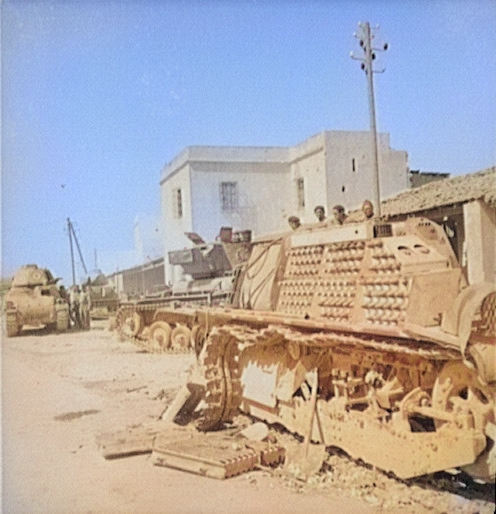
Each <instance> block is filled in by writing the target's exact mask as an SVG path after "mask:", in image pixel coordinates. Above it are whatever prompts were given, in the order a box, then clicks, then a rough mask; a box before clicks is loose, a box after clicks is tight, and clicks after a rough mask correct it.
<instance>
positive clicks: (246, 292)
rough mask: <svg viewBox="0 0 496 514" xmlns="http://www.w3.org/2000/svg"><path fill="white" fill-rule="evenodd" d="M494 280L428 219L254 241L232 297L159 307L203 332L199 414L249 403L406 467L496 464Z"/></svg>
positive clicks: (475, 468) (204, 425)
mask: <svg viewBox="0 0 496 514" xmlns="http://www.w3.org/2000/svg"><path fill="white" fill-rule="evenodd" d="M495 303H496V301H495V287H494V285H493V284H479V285H467V282H466V280H465V278H464V275H463V273H462V269H461V267H460V265H459V264H458V262H457V260H456V257H455V255H454V253H453V251H452V249H451V247H450V244H449V241H448V238H447V236H446V235H445V233H444V231H443V230H442V228H441V227H440V226H438V225H437V224H435V223H433V222H431V221H429V220H428V219H425V218H410V219H408V220H406V221H403V222H392V223H388V222H381V221H378V220H373V221H369V222H365V223H356V224H349V225H343V226H332V227H331V226H326V225H325V224H319V225H315V226H311V227H307V228H300V229H298V230H295V231H293V232H291V233H286V234H281V235H280V236H274V237H268V238H260V239H258V240H255V241H254V242H253V248H252V252H251V256H250V258H249V259H248V261H247V263H246V265H245V266H244V268H243V270H242V272H241V273H240V274H239V275H238V276H237V279H236V283H235V289H234V294H233V298H232V304H231V305H230V306H229V308H208V309H195V310H192V311H186V310H184V309H177V310H175V311H174V312H170V313H167V312H165V311H164V312H162V315H163V316H164V317H167V315H169V316H174V319H175V322H176V323H177V324H181V325H183V326H187V327H188V328H189V329H190V330H191V331H192V333H193V334H196V337H197V338H198V339H201V342H202V344H199V345H198V347H199V348H201V352H200V354H199V359H198V366H197V369H196V372H195V373H194V374H193V375H192V377H191V378H190V382H189V384H188V388H189V389H190V390H193V389H195V386H196V390H198V388H200V389H201V390H203V402H202V403H199V406H198V408H197V412H196V413H195V415H196V416H197V419H196V423H197V427H198V428H199V429H200V430H205V431H207V430H215V429H218V428H220V427H222V426H223V425H224V424H225V423H227V422H230V421H231V420H232V418H233V416H234V414H235V413H236V412H237V411H238V410H239V409H241V410H242V411H244V412H246V413H248V414H250V415H252V416H254V417H256V418H259V419H262V420H265V421H266V422H268V423H274V424H276V423H277V424H279V425H282V426H283V427H285V428H286V429H288V430H289V431H291V432H293V433H295V434H299V435H300V436H302V437H305V439H307V438H309V440H312V441H314V442H316V443H321V444H324V445H325V446H326V447H329V446H335V447H339V448H341V449H343V450H344V451H346V452H347V453H348V454H349V455H350V456H351V457H353V458H356V459H361V460H363V461H365V462H366V463H369V464H371V465H373V466H376V467H378V468H380V469H382V470H385V471H388V472H393V473H394V474H396V476H398V477H400V478H409V477H414V476H419V475H423V474H427V473H432V472H436V471H441V470H447V469H450V468H462V469H463V470H464V471H466V472H467V473H469V474H470V475H471V476H472V477H474V478H477V479H479V480H482V481H492V480H494V477H495V468H496V448H495V444H494V441H495V438H496V419H495V396H496V393H495V385H496V342H495Z"/></svg>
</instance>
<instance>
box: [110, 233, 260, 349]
mask: <svg viewBox="0 0 496 514" xmlns="http://www.w3.org/2000/svg"><path fill="white" fill-rule="evenodd" d="M185 235H186V236H187V237H188V238H189V239H190V240H191V241H192V242H193V244H194V246H193V247H192V248H186V249H183V250H175V251H172V252H169V255H168V258H169V264H171V265H174V266H179V267H180V268H181V269H182V272H183V276H182V278H181V280H179V281H178V282H176V283H175V284H174V285H173V286H171V287H167V288H166V289H165V290H164V291H161V292H160V293H157V294H153V295H149V296H146V297H144V298H141V299H137V300H129V301H127V302H120V307H119V310H118V311H117V316H116V330H117V331H118V332H119V334H120V336H121V338H122V339H124V340H131V341H133V342H134V343H135V344H136V345H137V346H139V347H140V348H142V349H145V350H146V351H149V352H155V353H161V352H185V351H190V350H192V349H193V345H194V340H195V338H196V339H197V340H198V335H197V334H196V333H195V334H192V331H191V329H190V327H188V326H186V325H185V324H183V323H178V322H177V320H176V318H175V314H174V309H175V308H177V307H183V308H185V307H187V308H195V307H198V306H202V305H203V306H214V305H222V304H225V303H226V302H227V301H228V300H229V298H230V296H231V294H232V291H233V287H232V285H233V278H234V273H235V271H236V270H237V269H238V267H239V265H240V264H242V263H243V262H245V261H246V259H247V258H248V257H249V254H250V250H251V242H250V240H251V232H249V231H244V232H242V233H236V232H235V233H232V231H231V229H229V228H228V227H224V228H223V229H221V239H220V240H219V241H216V242H215V243H208V244H207V243H206V242H205V241H204V240H203V239H202V238H201V237H200V236H198V235H197V234H195V233H192V232H187V233H186V234H185ZM171 308H172V309H171ZM200 336H201V334H200ZM199 340H201V337H200V339H199Z"/></svg>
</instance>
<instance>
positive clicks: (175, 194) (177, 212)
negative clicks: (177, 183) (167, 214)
mask: <svg viewBox="0 0 496 514" xmlns="http://www.w3.org/2000/svg"><path fill="white" fill-rule="evenodd" d="M172 206H173V209H174V218H182V217H183V198H182V195H181V189H180V188H178V189H174V190H173V191H172Z"/></svg>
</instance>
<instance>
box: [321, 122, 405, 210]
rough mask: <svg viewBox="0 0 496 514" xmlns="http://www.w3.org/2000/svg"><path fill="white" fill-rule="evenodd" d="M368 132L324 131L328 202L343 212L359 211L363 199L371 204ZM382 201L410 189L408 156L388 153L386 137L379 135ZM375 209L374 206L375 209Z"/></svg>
mask: <svg viewBox="0 0 496 514" xmlns="http://www.w3.org/2000/svg"><path fill="white" fill-rule="evenodd" d="M372 148H373V147H372V139H371V136H370V133H369V132H337V131H333V132H327V133H326V142H325V153H326V173H327V182H328V189H327V198H328V200H327V203H328V206H329V208H332V206H334V205H336V204H340V205H343V207H344V208H345V210H346V211H350V210H354V209H358V208H360V207H361V205H362V203H363V201H364V200H370V201H371V202H373V203H374V198H373V191H374V184H375V172H374V166H373V157H372V155H373V154H372ZM378 149H379V177H380V186H379V187H380V196H381V199H384V198H388V197H390V196H393V195H395V194H398V193H399V192H401V191H404V190H405V189H407V188H408V187H409V184H408V155H407V153H406V152H403V151H397V150H391V148H390V147H389V135H388V134H378ZM374 207H375V208H377V206H374Z"/></svg>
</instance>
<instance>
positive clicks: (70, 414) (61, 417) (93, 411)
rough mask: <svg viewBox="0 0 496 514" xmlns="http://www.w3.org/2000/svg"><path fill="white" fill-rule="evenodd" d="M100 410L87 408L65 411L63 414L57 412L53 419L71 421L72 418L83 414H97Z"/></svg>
mask: <svg viewBox="0 0 496 514" xmlns="http://www.w3.org/2000/svg"><path fill="white" fill-rule="evenodd" d="M98 412H100V411H99V410H96V409H89V410H80V411H77V412H66V413H64V414H59V415H58V416H55V417H54V418H53V419H54V420H55V421H72V420H73V419H78V418H82V417H83V416H88V415H90V414H97V413H98Z"/></svg>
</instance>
